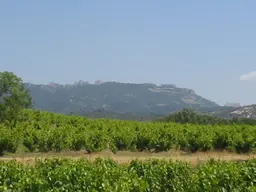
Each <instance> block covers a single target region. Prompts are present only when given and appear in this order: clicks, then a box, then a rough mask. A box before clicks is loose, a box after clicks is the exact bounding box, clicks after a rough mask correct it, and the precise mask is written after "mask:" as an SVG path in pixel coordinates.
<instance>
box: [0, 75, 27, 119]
mask: <svg viewBox="0 0 256 192" xmlns="http://www.w3.org/2000/svg"><path fill="white" fill-rule="evenodd" d="M30 106H31V96H30V94H29V92H28V90H27V89H26V88H25V87H24V84H23V81H22V79H21V78H19V77H17V76H16V75H15V74H14V73H12V72H7V71H4V72H0V121H3V120H9V121H12V120H16V119H17V118H18V116H19V112H20V111H21V110H22V109H23V108H28V107H30Z"/></svg>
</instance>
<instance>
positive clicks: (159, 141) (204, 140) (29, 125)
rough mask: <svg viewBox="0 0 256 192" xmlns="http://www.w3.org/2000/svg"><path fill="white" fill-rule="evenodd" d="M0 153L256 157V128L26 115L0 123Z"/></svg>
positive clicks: (38, 114)
mask: <svg viewBox="0 0 256 192" xmlns="http://www.w3.org/2000/svg"><path fill="white" fill-rule="evenodd" d="M0 135H1V137H0V153H2V154H4V153H6V152H10V153H15V152H17V150H21V149H22V150H24V151H25V152H48V151H57V152H59V151H63V150H82V149H83V150H86V151H87V152H89V153H90V152H99V151H102V150H105V149H110V150H112V151H113V152H114V153H115V152H117V151H145V150H147V151H149V150H151V151H152V150H153V151H155V152H160V151H168V150H170V149H178V150H184V151H190V152H196V151H211V150H218V151H222V150H226V151H233V152H237V153H249V152H252V153H253V152H255V149H256V126H251V125H195V124H185V125H184V124H183V125H182V124H176V123H152V122H135V121H119V120H108V119H96V120H91V119H87V118H84V117H76V116H64V115H57V114H53V113H47V112H35V111H30V110H27V111H24V112H23V114H22V115H21V117H20V118H19V121H18V122H16V123H15V124H13V123H12V124H11V123H9V124H8V123H5V124H0Z"/></svg>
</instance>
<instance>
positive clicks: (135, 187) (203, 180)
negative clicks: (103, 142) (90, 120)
mask: <svg viewBox="0 0 256 192" xmlns="http://www.w3.org/2000/svg"><path fill="white" fill-rule="evenodd" d="M255 185H256V160H255V159H254V160H249V161H246V162H233V163H226V162H220V161H213V160H211V161H209V162H207V163H205V164H202V165H200V166H198V167H192V166H190V165H188V164H186V163H183V162H172V161H164V160H148V161H143V162H142V161H132V162H131V163H130V164H126V165H119V164H117V163H116V162H115V161H113V160H108V159H105V160H103V159H97V160H96V161H94V162H89V161H86V160H82V159H81V160H78V161H72V160H70V159H51V160H50V159H48V160H45V161H41V160H37V161H36V163H35V165H34V166H31V165H30V166H29V165H24V164H21V163H18V162H15V161H9V162H0V191H7V190H10V191H22V192H25V191H29V192H30V191H109V192H110V191H111V192H112V191H124V192H125V191H136V192H137V191H191V192H198V191H255V190H256V188H255Z"/></svg>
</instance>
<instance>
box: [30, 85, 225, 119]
mask: <svg viewBox="0 0 256 192" xmlns="http://www.w3.org/2000/svg"><path fill="white" fill-rule="evenodd" d="M26 87H27V88H28V89H29V90H30V92H31V95H32V98H33V104H34V107H35V108H37V109H41V110H46V111H54V112H59V113H65V114H69V113H75V114H82V113H87V112H93V111H99V110H104V111H111V112H116V113H127V112H129V113H145V114H149V113H153V114H161V115H166V114H169V113H171V112H176V111H179V110H181V109H183V108H188V107H190V108H193V109H195V110H198V111H203V112H209V111H214V110H217V109H219V108H221V106H219V105H218V104H217V103H215V102H213V101H210V100H208V99H206V98H204V97H202V96H200V95H198V94H196V93H195V91H194V90H192V89H187V88H180V87H177V86H175V85H172V84H165V85H159V86H157V85H155V84H149V83H144V84H134V83H118V82H103V81H96V82H95V83H94V84H89V83H88V82H84V81H78V82H76V83H74V84H71V85H60V84H55V83H50V84H48V85H35V84H30V83H26Z"/></svg>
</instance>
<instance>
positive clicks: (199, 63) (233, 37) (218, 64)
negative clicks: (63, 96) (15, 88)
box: [0, 0, 256, 104]
mask: <svg viewBox="0 0 256 192" xmlns="http://www.w3.org/2000/svg"><path fill="white" fill-rule="evenodd" d="M255 7H256V1H253V0H247V1H241V0H232V1H231V0H226V1H223V0H214V1H205V0H195V1H188V0H187V1H170V0H161V1H152V0H140V1H136V0H129V1H118V0H108V1H99V0H94V1H83V0H78V1H70V0H54V1H52V0H44V1H28V0H22V1H18V0H16V1H7V0H5V1H0V53H1V54H0V70H1V71H4V70H7V71H12V72H14V73H16V74H17V75H18V76H20V77H22V78H23V80H24V81H26V82H28V81H29V82H32V83H45V84H46V83H48V82H51V81H53V82H56V83H73V82H74V81H76V80H87V81H89V82H94V81H95V80H98V79H100V80H104V81H121V82H136V83H144V82H149V83H156V84H176V85H177V86H179V87H187V88H191V89H194V90H195V91H196V92H197V93H198V94H200V95H202V96H203V97H206V98H208V99H211V100H213V101H215V102H217V103H219V104H224V103H225V102H228V101H229V102H240V103H241V104H251V103H256V89H255V85H256V72H253V71H254V70H256V55H255V50H256V38H255V37H256V23H255V21H256V12H255Z"/></svg>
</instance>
